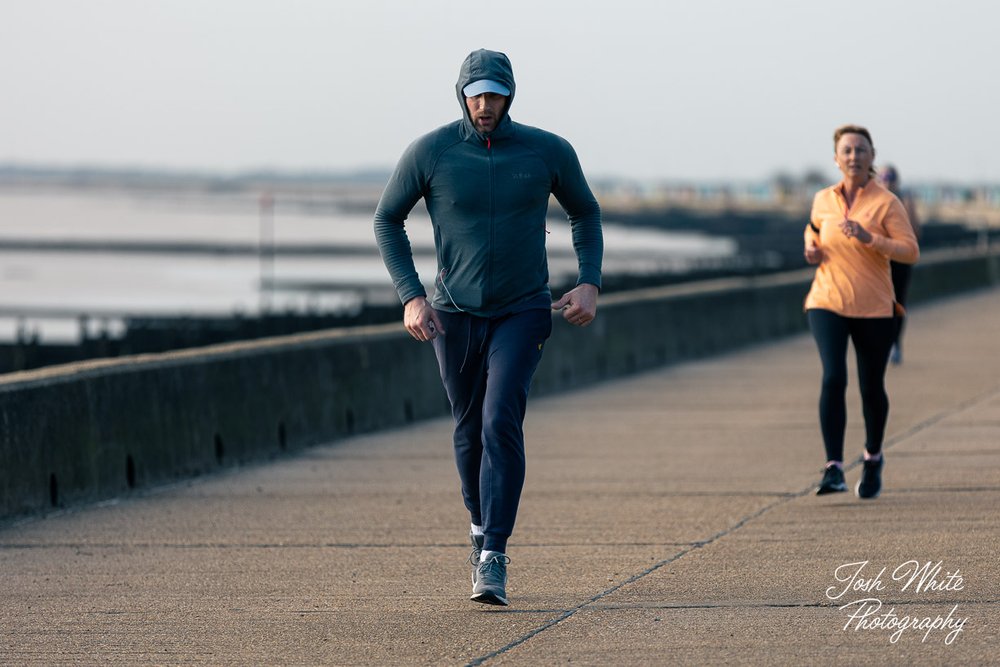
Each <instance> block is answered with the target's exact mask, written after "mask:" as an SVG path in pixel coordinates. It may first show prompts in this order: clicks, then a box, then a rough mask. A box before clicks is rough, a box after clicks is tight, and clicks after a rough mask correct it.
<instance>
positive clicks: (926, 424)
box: [467, 385, 1000, 666]
mask: <svg viewBox="0 0 1000 667" xmlns="http://www.w3.org/2000/svg"><path fill="white" fill-rule="evenodd" d="M998 394H1000V385H998V386H996V387H993V388H991V389H989V390H987V391H984V392H982V393H980V394H979V395H977V396H973V397H972V398H970V399H968V400H965V401H962V402H961V403H958V404H957V405H954V406H951V407H949V408H947V409H945V410H942V411H941V412H938V413H935V414H934V415H932V416H930V417H928V418H927V419H925V420H923V421H922V422H919V423H917V424H915V425H913V426H911V427H910V428H908V429H906V430H905V431H903V432H902V433H897V434H896V435H894V436H892V437H890V438H888V439H887V440H886V441H885V444H884V445H883V449H889V448H890V447H893V446H895V445H898V444H899V443H901V442H905V441H906V440H908V439H909V438H912V437H913V436H914V435H916V434H918V433H920V432H921V431H925V430H927V429H928V428H931V427H933V426H935V425H937V424H938V423H940V422H941V421H943V420H944V419H947V418H948V417H952V416H954V415H958V414H961V413H962V412H965V411H966V410H970V409H972V408H973V407H976V406H977V405H980V404H982V403H985V402H986V401H988V400H990V399H991V398H993V397H995V396H997V395H998ZM858 465H861V457H860V456H859V457H858V458H857V459H855V460H854V461H852V462H851V463H850V465H847V466H845V468H846V469H848V470H850V469H851V468H854V467H856V466H858ZM815 489H816V486H815V485H810V486H808V487H806V488H805V489H802V490H801V491H798V492H796V493H790V494H787V495H783V496H781V497H780V498H778V499H777V500H775V501H774V502H772V503H770V504H769V505H765V506H764V507H762V508H761V509H759V510H757V511H756V512H753V513H751V514H748V515H747V516H745V517H743V518H742V519H740V520H739V521H737V522H736V523H734V524H733V525H731V526H729V527H728V528H725V529H724V530H721V531H719V532H718V533H716V534H715V535H712V536H711V537H709V538H708V539H705V540H701V541H698V542H694V543H692V545H691V546H690V547H688V548H686V549H682V550H680V551H678V552H677V553H675V554H673V555H672V556H670V557H668V558H665V559H663V560H661V561H660V562H658V563H656V564H655V565H652V566H651V567H649V568H647V569H645V570H643V571H641V572H638V573H637V574H633V575H632V576H631V577H629V578H628V579H626V580H625V581H623V582H621V583H619V584H616V585H614V586H612V587H611V588H608V589H606V590H604V591H601V592H600V593H598V594H597V595H594V596H593V597H591V598H588V599H587V600H584V601H583V602H581V603H580V604H578V605H577V606H575V607H572V608H571V609H567V610H566V611H564V612H562V613H561V614H560V615H559V616H557V617H555V618H553V619H550V620H549V621H546V622H545V623H543V624H542V625H540V626H538V627H537V628H535V629H534V630H531V631H530V632H528V633H527V634H525V635H522V636H521V637H518V638H517V639H515V640H514V641H512V642H510V643H509V644H507V645H505V646H501V647H500V648H498V649H497V650H495V651H492V652H490V653H487V654H485V655H482V656H479V657H478V658H475V659H473V660H470V661H469V662H468V663H467V665H469V666H474V665H482V664H483V663H485V662H487V661H488V660H491V659H493V658H496V657H497V656H499V655H501V654H503V653H506V652H508V651H510V650H511V649H514V648H516V647H518V646H520V645H521V644H524V643H525V642H527V641H528V640H530V639H532V638H534V637H537V636H538V635H540V634H541V633H543V632H545V631H546V630H549V629H550V628H553V627H555V626H556V625H559V624H560V623H562V622H563V621H565V620H566V619H568V618H570V617H572V616H573V615H575V614H576V613H577V612H578V611H581V610H583V609H586V608H588V607H591V606H592V605H593V604H594V603H595V602H597V601H599V600H601V599H603V598H605V597H607V596H609V595H611V594H612V593H615V592H617V591H618V590H620V589H622V588H624V587H625V586H628V585H629V584H632V583H635V582H636V581H638V580H640V579H642V578H643V577H645V576H647V575H649V574H652V573H653V572H656V571H657V570H659V569H660V568H661V567H663V566H665V565H670V564H671V563H674V562H676V561H678V560H680V559H681V558H683V557H684V556H686V555H688V554H689V553H691V552H693V551H696V550H698V549H701V548H703V547H706V546H708V545H710V544H713V543H714V542H718V541H719V540H721V539H722V538H724V537H726V536H728V535H732V534H733V533H735V532H736V531H738V530H739V529H740V528H742V527H743V526H745V525H747V524H748V523H750V522H751V521H753V520H755V519H758V518H760V517H762V516H764V515H765V514H767V513H768V512H770V511H771V510H773V509H775V508H778V507H781V506H782V505H784V504H786V503H789V502H791V501H793V500H795V499H797V498H801V497H803V496H806V495H809V494H811V493H813V492H814V491H815Z"/></svg>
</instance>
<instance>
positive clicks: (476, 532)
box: [471, 524, 484, 535]
mask: <svg viewBox="0 0 1000 667" xmlns="http://www.w3.org/2000/svg"><path fill="white" fill-rule="evenodd" d="M471 525H472V534H473V535H483V534H484V533H483V527H482V526H477V525H476V524H471Z"/></svg>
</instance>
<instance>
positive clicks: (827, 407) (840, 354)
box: [807, 309, 895, 461]
mask: <svg viewBox="0 0 1000 667" xmlns="http://www.w3.org/2000/svg"><path fill="white" fill-rule="evenodd" d="M807 316H808V318H809V328H810V329H811V330H812V333H813V337H814V338H815V339H816V346H817V347H818V348H819V357H820V360H821V361H822V362H823V385H822V391H821V392H820V397H819V424H820V429H821V430H822V431H823V444H824V446H825V447H826V460H827V461H843V460H844V430H845V429H846V428H847V399H846V393H847V339H848V338H850V339H851V340H852V341H853V342H854V351H855V354H856V356H857V360H858V382H859V383H860V385H861V387H860V389H861V404H862V411H863V413H864V417H865V449H866V450H867V451H868V453H869V454H878V453H879V452H880V451H882V438H883V437H884V436H885V425H886V421H887V419H888V417H889V397H888V396H887V395H886V393H885V368H886V366H887V365H888V363H889V350H890V349H892V339H893V334H894V333H895V322H894V320H893V318H891V317H877V318H859V317H842V316H841V315H838V314H836V313H833V312H830V311H829V310H820V309H810V310H809V311H807Z"/></svg>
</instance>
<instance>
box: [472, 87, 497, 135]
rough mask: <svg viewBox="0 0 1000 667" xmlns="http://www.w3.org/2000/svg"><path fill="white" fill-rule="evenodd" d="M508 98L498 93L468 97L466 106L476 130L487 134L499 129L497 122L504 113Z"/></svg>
mask: <svg viewBox="0 0 1000 667" xmlns="http://www.w3.org/2000/svg"><path fill="white" fill-rule="evenodd" d="M506 104H507V98H506V97H504V96H503V95H500V94H498V93H483V94H482V95H476V96H475V97H466V98H465V106H466V108H468V110H469V118H471V119H472V124H473V125H474V126H475V128H476V130H478V131H479V132H482V133H483V134H487V133H489V132H492V131H493V130H495V129H497V123H499V122H500V117H501V115H503V109H504V106H506Z"/></svg>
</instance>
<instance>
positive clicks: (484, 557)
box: [479, 549, 503, 563]
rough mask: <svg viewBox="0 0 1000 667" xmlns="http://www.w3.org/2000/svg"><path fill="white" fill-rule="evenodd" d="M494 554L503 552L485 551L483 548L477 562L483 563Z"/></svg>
mask: <svg viewBox="0 0 1000 667" xmlns="http://www.w3.org/2000/svg"><path fill="white" fill-rule="evenodd" d="M494 556H503V552H501V551H486V550H485V549H483V553H481V554H480V555H479V562H480V563H485V562H486V561H488V560H489V559H491V558H493V557H494Z"/></svg>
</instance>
